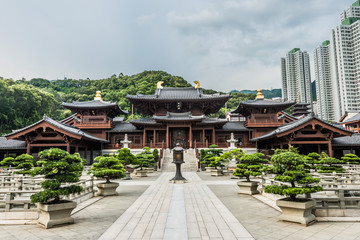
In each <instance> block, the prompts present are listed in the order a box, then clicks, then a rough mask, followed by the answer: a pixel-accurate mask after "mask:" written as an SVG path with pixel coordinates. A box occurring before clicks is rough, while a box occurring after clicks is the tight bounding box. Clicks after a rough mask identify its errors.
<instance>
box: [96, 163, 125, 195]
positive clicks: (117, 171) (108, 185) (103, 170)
mask: <svg viewBox="0 0 360 240" xmlns="http://www.w3.org/2000/svg"><path fill="white" fill-rule="evenodd" d="M94 160H95V163H94V164H93V165H92V166H91V169H90V171H89V174H94V176H95V177H99V178H105V180H106V182H104V183H98V184H97V187H98V189H99V193H98V195H100V196H111V195H116V188H117V187H118V186H119V183H117V182H110V179H119V178H123V177H125V174H124V172H125V169H124V166H123V165H122V164H121V161H120V160H119V159H118V158H116V157H114V156H109V157H104V156H98V157H96V158H95V159H94Z"/></svg>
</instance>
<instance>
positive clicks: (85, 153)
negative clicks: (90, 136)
mask: <svg viewBox="0 0 360 240" xmlns="http://www.w3.org/2000/svg"><path fill="white" fill-rule="evenodd" d="M84 158H85V160H86V163H87V145H85V149H84Z"/></svg>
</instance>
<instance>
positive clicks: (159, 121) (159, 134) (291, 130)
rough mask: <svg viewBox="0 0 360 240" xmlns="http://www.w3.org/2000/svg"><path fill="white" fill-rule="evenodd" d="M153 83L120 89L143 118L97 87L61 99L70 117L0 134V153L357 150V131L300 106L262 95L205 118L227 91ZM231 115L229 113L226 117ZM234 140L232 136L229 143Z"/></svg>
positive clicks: (219, 105)
mask: <svg viewBox="0 0 360 240" xmlns="http://www.w3.org/2000/svg"><path fill="white" fill-rule="evenodd" d="M161 84H162V82H159V83H158V85H157V89H156V91H155V93H154V94H153V95H142V94H137V95H127V96H126V98H127V99H128V101H129V102H130V103H131V104H132V106H133V108H136V109H137V111H138V112H139V113H140V114H141V115H142V116H143V117H142V118H140V119H132V120H130V121H128V122H126V121H124V119H125V116H126V115H127V114H128V112H126V111H124V110H122V109H121V108H120V107H119V105H118V104H117V102H106V101H103V100H102V98H101V93H100V92H99V91H98V92H97V93H96V96H95V98H94V100H92V101H87V102H72V103H63V104H62V105H63V107H64V108H67V109H69V110H71V111H72V112H73V115H71V116H70V117H68V118H66V119H63V120H61V121H55V120H53V119H51V118H49V117H47V116H44V117H43V119H41V120H40V121H38V122H36V123H34V124H32V125H30V126H27V127H25V128H22V129H18V130H13V132H12V133H10V134H7V135H4V136H3V137H0V158H3V157H4V156H6V155H9V154H20V153H28V154H33V155H35V156H36V154H37V153H38V152H39V151H41V150H44V149H47V148H49V147H59V148H62V149H64V150H67V151H68V152H70V153H74V152H79V153H80V155H81V156H82V157H83V158H86V159H88V162H89V163H91V162H92V161H93V159H94V158H95V157H96V156H98V155H100V154H104V153H110V152H116V151H117V150H118V149H121V148H122V147H124V142H126V141H124V140H125V139H126V140H127V142H129V143H130V144H129V148H130V149H141V148H143V147H145V146H147V147H150V148H160V149H165V148H173V147H175V145H176V144H177V143H180V145H181V146H182V147H184V148H196V149H199V148H207V147H209V146H210V145H211V144H216V145H218V146H219V147H221V148H229V147H230V144H229V140H230V139H231V136H233V140H235V141H236V147H239V148H243V149H245V150H247V151H248V152H254V151H263V152H265V153H271V149H273V148H287V147H288V146H289V145H295V146H296V147H299V149H300V151H301V152H303V153H307V152H313V151H315V152H321V151H325V152H327V153H328V154H329V155H330V156H338V155H343V154H344V153H347V152H354V153H360V152H359V150H360V144H359V140H358V139H360V137H359V136H358V135H357V134H355V133H353V132H351V131H348V130H346V129H345V128H344V127H342V126H341V125H336V124H330V123H327V122H325V121H323V120H321V119H319V118H317V117H316V116H314V115H313V114H310V113H308V112H306V111H305V112H304V113H302V114H303V115H300V116H299V115H297V116H292V115H289V114H287V113H285V112H284V110H285V109H286V108H288V107H290V106H292V105H294V104H295V103H294V102H282V101H275V100H268V99H264V96H263V95H262V94H261V91H260V90H259V91H258V94H257V97H256V99H255V100H249V101H241V102H240V103H239V106H238V107H237V108H236V109H235V110H233V111H232V113H230V114H234V115H236V116H241V117H237V118H234V119H235V120H227V119H220V118H214V117H211V115H214V114H215V113H217V112H218V111H219V110H220V108H222V107H223V106H224V105H225V103H226V102H227V101H228V100H229V99H230V98H231V96H230V95H228V94H220V93H217V94H205V93H204V92H203V90H202V89H201V88H200V84H199V83H198V82H196V86H195V87H186V88H166V87H162V86H161ZM230 119H231V118H230ZM233 142H234V141H233Z"/></svg>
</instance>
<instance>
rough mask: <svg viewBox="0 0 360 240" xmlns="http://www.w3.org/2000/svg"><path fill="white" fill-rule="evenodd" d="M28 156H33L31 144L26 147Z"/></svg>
mask: <svg viewBox="0 0 360 240" xmlns="http://www.w3.org/2000/svg"><path fill="white" fill-rule="evenodd" d="M26 154H29V155H31V146H30V143H27V145H26Z"/></svg>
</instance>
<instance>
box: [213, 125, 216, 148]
mask: <svg viewBox="0 0 360 240" xmlns="http://www.w3.org/2000/svg"><path fill="white" fill-rule="evenodd" d="M212 138H213V140H212V144H216V143H215V128H213V132H212Z"/></svg>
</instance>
